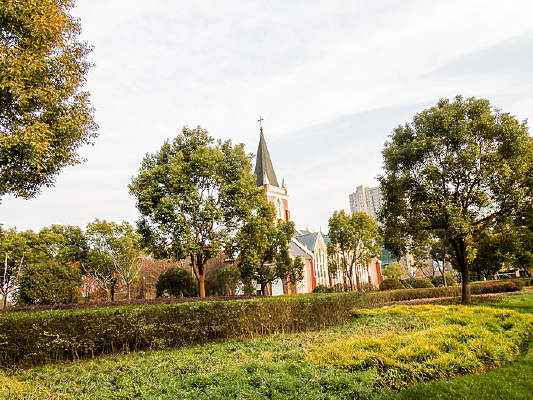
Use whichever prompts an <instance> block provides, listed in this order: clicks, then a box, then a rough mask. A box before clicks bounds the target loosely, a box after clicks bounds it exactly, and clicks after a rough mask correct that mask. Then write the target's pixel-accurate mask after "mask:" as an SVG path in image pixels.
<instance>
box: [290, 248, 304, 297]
mask: <svg viewBox="0 0 533 400" xmlns="http://www.w3.org/2000/svg"><path fill="white" fill-rule="evenodd" d="M304 268H305V263H304V260H303V259H302V257H300V256H296V257H295V258H294V262H293V263H292V265H291V266H290V270H289V271H288V273H287V281H288V282H289V285H291V287H292V288H294V289H295V290H296V287H297V284H298V282H300V281H301V280H302V279H303V278H304Z"/></svg>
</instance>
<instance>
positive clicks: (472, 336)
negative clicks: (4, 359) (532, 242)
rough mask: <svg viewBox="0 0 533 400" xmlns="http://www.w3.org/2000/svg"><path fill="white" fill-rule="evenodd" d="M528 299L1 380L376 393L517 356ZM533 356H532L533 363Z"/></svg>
mask: <svg viewBox="0 0 533 400" xmlns="http://www.w3.org/2000/svg"><path fill="white" fill-rule="evenodd" d="M497 307H509V308H515V309H516V310H517V311H514V310H509V309H505V308H497ZM529 307H533V295H527V296H514V297H509V298H508V299H506V300H505V301H504V302H503V303H501V304H490V305H489V306H488V307H487V306H482V307H481V306H471V307H467V306H460V305H454V306H434V305H433V306H429V305H426V306H410V307H407V306H402V307H387V308H384V309H376V310H359V311H357V312H356V314H357V318H353V319H351V320H350V321H349V322H347V323H346V324H343V325H342V326H338V327H335V328H331V329H328V330H324V331H321V332H307V333H298V334H291V335H288V334H285V335H281V334H280V335H272V336H268V337H264V338H260V339H254V340H234V341H229V342H224V343H210V344H206V345H201V346H188V347H184V348H181V349H174V350H165V351H150V352H139V353H135V354H129V355H128V354H127V355H119V356H106V357H99V358H96V359H94V360H84V361H77V362H74V363H69V364H56V365H47V366H42V367H36V368H32V369H27V370H8V371H4V372H3V374H0V383H1V384H2V387H7V388H9V391H8V393H9V394H10V395H11V396H12V397H9V398H72V399H110V398H113V399H128V398H131V399H133V398H144V399H154V398H160V399H180V398H181V399H228V398H234V399H262V398H265V399H266V398H271V399H299V400H305V399H354V398H360V399H374V398H379V396H382V395H386V393H387V392H389V391H390V390H391V389H392V390H397V389H398V388H402V387H404V386H405V385H407V384H408V383H415V382H419V381H426V380H434V379H443V378H450V377H452V376H455V375H460V374H465V373H469V372H472V371H486V370H489V369H491V368H494V367H496V366H498V365H502V364H505V363H507V362H508V361H513V360H515V359H516V358H517V357H518V355H519V352H520V349H521V346H522V345H523V344H524V343H525V342H526V339H527V337H528V335H530V334H531V333H532V332H533V316H532V315H531V314H530V313H529V311H528V310H529V309H530V308H529ZM518 310H520V311H522V312H521V313H520V312H518ZM522 361H523V360H519V363H520V362H522ZM532 364H533V362H531V361H530V362H529V364H527V365H529V371H530V372H531V370H532V369H533V368H532ZM514 365H520V364H516V363H512V364H509V365H508V366H505V367H503V368H497V369H496V370H494V371H492V372H491V374H496V375H494V377H493V378H492V379H494V380H496V381H498V383H499V385H500V386H502V387H504V388H506V389H507V390H508V391H510V392H512V391H513V390H514V389H513V388H512V385H513V382H510V381H509V380H508V379H507V378H504V379H500V378H499V376H500V375H498V373H499V372H498V371H500V370H502V371H503V370H505V368H508V367H512V366H514ZM527 365H526V367H527ZM525 370H526V371H528V370H527V368H526V369H525ZM470 376H474V375H470ZM482 376H485V375H482ZM504 376H507V375H504ZM461 378H465V377H461ZM457 379H458V378H457ZM505 379H507V380H505ZM454 382H455V379H452V380H451V381H449V382H448V381H441V382H440V384H443V385H445V386H446V385H453V383H454ZM475 384H476V381H473V383H472V385H474V386H475ZM413 387H414V386H413ZM421 387H422V389H420V390H422V392H423V391H425V390H426V389H425V386H421ZM446 387H448V386H446ZM482 389H483V388H480V389H478V393H482ZM407 390H409V388H408V389H407ZM438 390H440V389H438ZM458 390H460V389H458ZM0 393H1V394H0V398H8V397H7V395H6V394H5V393H6V392H4V393H2V392H0ZM403 393H406V392H404V391H401V392H395V393H394V396H396V395H398V396H400V395H402V394H403ZM417 393H420V392H417ZM431 393H436V392H431ZM439 393H440V392H439ZM14 394H18V396H14ZM2 396H3V397H2ZM394 396H393V397H392V398H395V397H394ZM407 396H409V395H407ZM434 397H435V396H433V397H431V396H429V397H425V398H434ZM404 398H420V397H404ZM458 398H461V397H458ZM473 398H476V397H473ZM486 398H491V397H486ZM495 398H498V397H495ZM517 398H520V397H517Z"/></svg>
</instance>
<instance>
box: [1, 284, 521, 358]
mask: <svg viewBox="0 0 533 400" xmlns="http://www.w3.org/2000/svg"><path fill="white" fill-rule="evenodd" d="M511 282H512V281H511ZM503 283H505V282H503ZM491 285H492V283H491ZM511 286H512V285H508V284H505V285H499V286H498V287H496V286H495V285H492V286H490V285H489V286H487V283H483V284H473V285H472V293H473V294H481V293H483V291H484V290H485V291H486V292H487V291H488V290H496V289H499V290H509V289H511ZM487 287H490V289H484V288H487ZM513 287H514V289H512V290H517V289H516V287H517V286H516V285H514V286H513ZM460 295H461V286H452V287H439V288H424V289H409V290H407V289H404V290H395V291H388V292H387V291H385V292H369V293H363V294H361V293H352V292H347V293H320V294H308V295H295V296H280V297H270V298H259V299H247V300H234V301H211V302H195V303H181V304H158V305H142V306H122V307H103V308H89V309H72V310H49V311H40V312H28V311H23V312H17V313H2V314H0V365H2V366H14V365H18V366H30V365H37V364H44V363H48V362H58V361H66V360H73V359H78V358H87V357H94V356H97V355H100V354H109V353H120V352H129V351H137V350H143V349H162V348H168V347H178V346H182V345H186V344H193V343H205V342H208V341H216V340H223V339H229V338H240V337H254V336H257V335H263V334H271V333H293V332H302V331H310V330H319V329H323V328H325V327H328V326H334V325H338V324H341V323H343V322H345V321H346V320H347V319H348V318H349V317H350V311H351V310H352V309H354V308H363V307H373V306H379V305H380V304H383V303H387V302H392V301H401V300H411V299H420V298H435V297H451V296H460Z"/></svg>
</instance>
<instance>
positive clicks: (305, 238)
mask: <svg viewBox="0 0 533 400" xmlns="http://www.w3.org/2000/svg"><path fill="white" fill-rule="evenodd" d="M296 239H298V241H299V242H300V243H301V244H303V245H304V246H305V247H307V248H308V249H309V250H311V251H314V250H315V244H316V241H317V239H318V232H314V233H309V234H307V235H301V236H296Z"/></svg>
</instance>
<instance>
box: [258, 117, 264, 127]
mask: <svg viewBox="0 0 533 400" xmlns="http://www.w3.org/2000/svg"><path fill="white" fill-rule="evenodd" d="M261 121H264V118H261V116H259V119H258V120H257V122H259V128H260V129H261V131H263V125H262V124H261Z"/></svg>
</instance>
